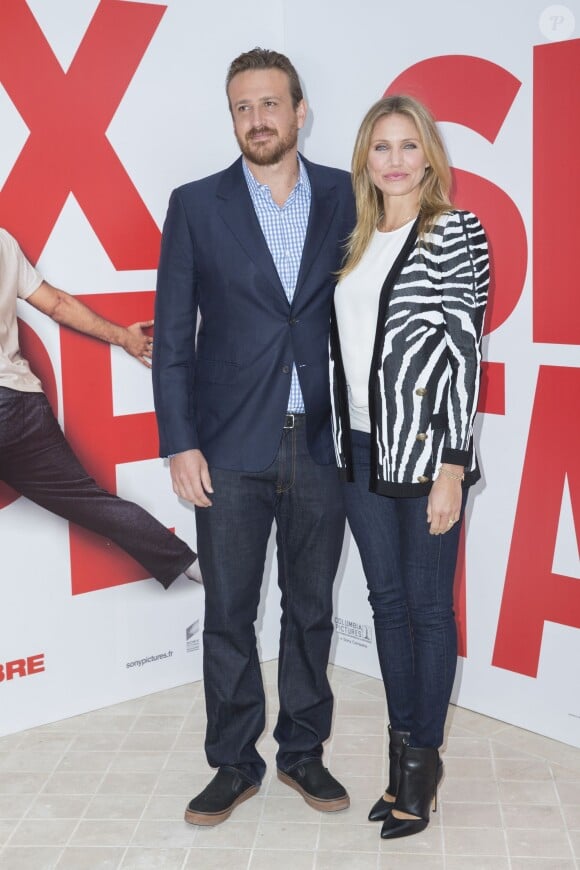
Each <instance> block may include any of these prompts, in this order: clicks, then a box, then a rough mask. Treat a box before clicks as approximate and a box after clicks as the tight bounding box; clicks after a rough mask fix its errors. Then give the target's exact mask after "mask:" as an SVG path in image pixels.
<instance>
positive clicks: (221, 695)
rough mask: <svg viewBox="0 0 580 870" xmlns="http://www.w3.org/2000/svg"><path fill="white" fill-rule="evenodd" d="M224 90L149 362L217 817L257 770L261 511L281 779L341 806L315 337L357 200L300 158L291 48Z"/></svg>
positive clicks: (335, 515) (338, 518)
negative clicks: (179, 510) (196, 592)
mask: <svg viewBox="0 0 580 870" xmlns="http://www.w3.org/2000/svg"><path fill="white" fill-rule="evenodd" d="M226 89H227V95H228V101H229V107H230V111H231V113H232V118H233V123H234V133H235V135H236V139H237V141H238V144H239V146H240V149H241V151H242V156H241V157H240V158H239V159H238V160H237V161H236V162H235V163H234V164H233V165H232V166H230V167H229V168H228V169H226V170H224V171H223V172H219V173H217V174H216V175H212V176H210V177H209V178H204V179H202V180H200V181H196V182H193V183H190V184H186V185H184V186H183V187H180V188H178V189H177V190H175V191H174V192H173V194H172V196H171V199H170V203H169V209H168V213H167V218H166V221H165V226H164V230H163V243H162V251H161V259H160V263H159V273H158V285H157V303H156V314H155V353H154V358H153V380H154V391H155V407H156V412H157V419H158V425H159V434H160V451H161V455H162V456H170V457H171V459H170V467H171V477H172V481H173V488H174V491H175V492H176V493H177V495H179V496H180V497H181V498H184V499H187V500H188V501H190V502H192V503H193V504H194V505H195V509H196V525H197V547H198V555H199V562H200V568H201V573H202V576H203V578H204V584H205V592H206V602H205V624H204V679H205V693H206V708H207V717H208V724H207V732H206V741H205V748H206V753H207V758H208V761H209V763H210V765H211V766H212V767H217V768H218V771H217V773H216V775H215V776H214V778H213V779H212V780H211V782H210V783H209V785H208V786H207V787H206V788H205V789H204V790H203V791H202V792H201V794H199V795H197V796H196V797H195V798H194V799H193V800H192V801H191V802H190V803H189V805H188V807H187V810H186V813H185V818H186V821H188V822H190V823H191V824H198V825H215V824H218V823H219V822H222V821H224V820H225V819H227V818H228V817H229V816H230V815H231V813H232V810H233V809H234V808H235V807H236V806H237V805H238V804H240V803H241V802H242V801H244V800H247V798H249V797H251V796H252V795H254V794H255V793H256V792H257V791H258V789H259V786H260V783H261V781H262V778H263V776H264V772H265V768H266V765H265V762H264V760H263V759H262V757H261V756H260V754H259V752H258V751H257V749H256V741H257V739H258V738H259V736H260V734H261V733H262V731H263V729H264V726H265V702H264V690H263V684H262V678H261V673H260V666H259V662H258V655H257V649H256V637H255V631H254V622H255V620H256V616H257V608H258V603H259V599H260V588H261V583H262V577H263V570H264V562H265V557H266V547H267V542H268V538H269V535H270V531H271V527H272V523H273V521H274V520H275V522H276V527H277V547H278V582H279V586H280V590H281V604H282V620H281V635H280V653H279V665H278V671H279V673H278V689H279V698H280V710H279V715H278V721H277V724H276V727H275V730H274V737H275V739H276V740H277V743H278V752H277V755H276V764H277V769H278V778H279V779H280V780H281V781H282V782H284V783H286V784H287V785H288V786H290V787H291V788H294V789H295V790H297V791H298V792H299V793H300V794H301V795H302V796H303V797H304V799H305V800H306V801H307V803H308V804H309V805H311V806H312V807H314V808H316V809H319V810H322V811H326V812H328V811H335V810H340V809H345V808H346V807H347V806H348V805H349V798H348V795H347V793H346V791H345V789H344V788H343V787H342V785H341V784H340V783H338V782H337V781H336V779H334V777H332V776H331V774H330V773H329V771H328V770H327V769H326V768H325V767H324V766H323V765H322V744H323V741H324V740H326V739H327V738H328V736H329V733H330V726H331V717H332V703H333V698H332V692H331V689H330V686H329V683H328V680H327V677H326V668H327V664H328V655H329V649H330V642H331V638H332V584H333V581H334V577H335V574H336V570H337V567H338V562H339V558H340V553H341V548H342V540H343V534H344V512H343V507H342V499H341V493H340V489H339V485H338V480H337V472H336V466H335V456H334V450H333V444H332V438H331V430H330V391H329V383H328V334H329V319H330V307H331V301H332V295H333V291H334V285H335V280H336V279H335V273H336V271H337V269H338V268H339V266H340V263H341V259H342V255H343V245H344V242H345V239H346V237H347V236H348V234H349V232H350V231H351V230H352V227H353V225H354V219H355V213H354V199H353V195H352V189H351V184H350V178H349V176H348V174H347V173H346V172H343V171H340V170H336V169H330V168H328V167H324V166H317V165H315V164H313V163H310V162H309V161H308V160H306V159H305V158H304V157H302V156H301V155H299V154H298V150H297V137H298V130H299V129H300V128H301V127H302V126H303V124H304V120H305V117H306V104H305V102H304V99H303V95H302V90H301V87H300V82H299V79H298V76H297V73H296V70H295V69H294V67H293V66H292V64H291V63H290V61H289V60H288V58H286V57H285V56H284V55H281V54H278V53H277V52H273V51H267V50H264V49H258V48H256V49H253V50H252V51H250V52H246V53H245V54H242V55H240V57H238V58H236V60H234V61H233V62H232V64H231V66H230V69H229V71H228V77H227V82H226ZM198 316H199V328H198Z"/></svg>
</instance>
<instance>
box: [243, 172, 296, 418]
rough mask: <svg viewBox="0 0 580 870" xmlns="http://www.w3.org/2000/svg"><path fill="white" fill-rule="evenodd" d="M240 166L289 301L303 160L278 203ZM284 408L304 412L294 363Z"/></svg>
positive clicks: (265, 186) (292, 287) (293, 267)
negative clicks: (289, 190) (290, 187)
mask: <svg viewBox="0 0 580 870" xmlns="http://www.w3.org/2000/svg"><path fill="white" fill-rule="evenodd" d="M242 166H243V168H244V175H245V178H246V182H247V184H248V190H249V191H250V196H251V198H252V202H253V204H254V209H255V211H256V216H257V218H258V221H259V223H260V226H261V228H262V232H263V233H264V238H265V239H266V244H267V245H268V248H269V249H270V253H271V254H272V259H273V260H274V265H275V266H276V270H277V272H278V275H279V277H280V281H281V283H282V287H283V288H284V292H285V294H286V297H287V299H288V302H289V303H290V304H292V299H293V298H294V291H295V289H296V282H297V280H298V272H299V270H300V262H301V260H302V250H303V248H304V240H305V238H306V230H307V228H308V215H309V214H310V201H311V199H312V191H311V188H310V181H309V179H308V174H307V172H306V169H305V167H304V164H303V163H302V161H301V160H300V158H298V166H299V171H300V174H299V177H298V181H297V182H296V186H295V188H294V190H293V191H292V193H291V194H290V196H289V197H288V199H287V200H286V202H285V203H284V205H283V206H282V207H280V206H279V205H277V204H276V203H275V202H274V200H273V199H272V194H271V193H270V188H269V187H268V185H267V184H259V183H258V182H257V181H256V179H255V178H254V176H253V175H252V173H251V172H250V170H249V168H248V166H247V165H246V161H245V160H243V159H242ZM288 412H289V413H291V414H303V413H304V399H303V397H302V390H301V389H300V383H299V381H298V373H297V371H296V366H295V365H293V366H292V379H291V381H290V397H289V399H288Z"/></svg>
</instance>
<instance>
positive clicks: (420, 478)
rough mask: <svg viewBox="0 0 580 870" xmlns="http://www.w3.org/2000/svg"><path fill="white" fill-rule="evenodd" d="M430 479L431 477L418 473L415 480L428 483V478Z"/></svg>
mask: <svg viewBox="0 0 580 870" xmlns="http://www.w3.org/2000/svg"><path fill="white" fill-rule="evenodd" d="M430 479H431V478H429V477H425V475H424V474H420V475H419V477H418V478H417V480H418V481H419V483H429V480H430Z"/></svg>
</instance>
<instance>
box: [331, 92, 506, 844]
mask: <svg viewBox="0 0 580 870" xmlns="http://www.w3.org/2000/svg"><path fill="white" fill-rule="evenodd" d="M352 173H353V186H354V190H355V196H356V204H357V224H356V226H355V229H354V231H353V233H352V234H351V236H350V238H349V241H348V245H347V256H346V260H345V264H344V266H343V268H342V270H341V273H340V276H339V277H340V280H339V283H338V285H337V289H336V296H335V311H334V315H333V324H332V330H331V374H332V406H333V429H334V438H335V449H336V457H337V462H338V465H339V467H340V469H341V473H342V476H343V479H344V481H345V483H344V487H343V491H344V496H345V502H346V510H347V516H348V520H349V525H350V528H351V531H352V533H353V536H354V538H355V540H356V543H357V545H358V548H359V551H360V555H361V561H362V564H363V568H364V571H365V575H366V579H367V584H368V589H369V601H370V603H371V606H372V608H373V615H374V622H375V632H376V639H377V650H378V655H379V661H380V666H381V671H382V675H383V679H384V682H385V689H386V695H387V706H388V712H389V721H390V725H389V737H390V740H389V783H388V785H387V788H386V791H385V794H384V795H383V796H382V797H381V798H379V800H378V801H377V802H376V804H375V805H374V806H373V808H372V809H371V812H370V815H369V818H370V819H371V820H380V821H382V822H383V826H382V830H381V836H382V837H383V838H385V839H389V838H394V837H404V836H408V835H409V834H414V833H418V832H419V831H421V830H423V829H424V828H425V827H426V826H427V824H428V822H429V811H430V808H431V805H432V803H433V805H434V807H436V792H437V785H438V783H439V780H440V779H441V775H442V771H443V765H442V762H441V760H440V758H439V751H438V750H439V747H440V746H441V744H442V742H443V728H444V724H445V717H446V713H447V707H448V704H449V698H450V696H451V690H452V687H453V681H454V677H455V669H456V664H457V638H456V629H455V617H454V613H453V579H454V574H455V566H456V561H457V549H458V544H459V535H460V528H461V523H462V519H463V512H464V508H465V500H466V495H467V490H468V488H469V486H470V485H471V484H472V483H474V482H475V481H476V480H478V478H479V470H478V466H477V459H476V456H475V453H474V450H473V444H472V436H473V421H474V416H475V412H476V407H477V397H478V390H479V372H480V361H481V336H482V331H483V320H484V313H485V305H486V301H487V289H488V284H489V269H488V255H487V242H486V238H485V233H484V231H483V228H482V226H481V224H480V222H479V221H478V219H477V218H476V217H475V215H473V214H471V213H470V212H463V211H457V210H454V209H453V207H452V205H451V202H450V200H449V189H450V186H451V173H450V169H449V164H448V161H447V158H446V155H445V149H444V146H443V143H442V141H441V138H440V136H439V133H438V131H437V127H436V125H435V122H434V120H433V118H432V117H431V115H430V114H429V112H428V111H427V109H426V108H425V107H424V106H422V105H421V104H420V103H418V102H417V101H416V100H413V99H411V98H410V97H405V96H390V97H387V98H385V99H382V100H379V102H377V103H375V105H374V106H372V107H371V109H370V110H369V111H368V113H367V115H366V116H365V118H364V120H363V122H362V124H361V127H360V130H359V132H358V137H357V140H356V144H355V149H354V154H353V160H352Z"/></svg>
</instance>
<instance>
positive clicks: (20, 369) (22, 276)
mask: <svg viewBox="0 0 580 870" xmlns="http://www.w3.org/2000/svg"><path fill="white" fill-rule="evenodd" d="M41 284H42V276H41V275H40V273H39V272H37V271H36V269H35V268H34V266H32V265H31V264H30V263H29V262H28V260H27V259H26V257H25V256H24V254H23V253H22V251H21V250H20V248H19V247H18V243H17V242H16V240H15V239H13V238H12V236H11V235H10V233H8V232H6V230H3V229H1V228H0V387H9V388H10V389H11V390H20V391H21V392H25V393H41V392H42V385H41V383H40V381H39V380H38V378H37V377H36V375H33V374H32V372H31V371H30V367H29V365H28V363H27V362H26V360H25V359H24V357H23V356H22V355H21V354H20V348H19V345H18V323H17V321H16V298H17V297H18V298H20V299H28V297H29V296H31V295H32V294H33V293H34V291H35V290H38V288H39V287H40V285H41Z"/></svg>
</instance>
